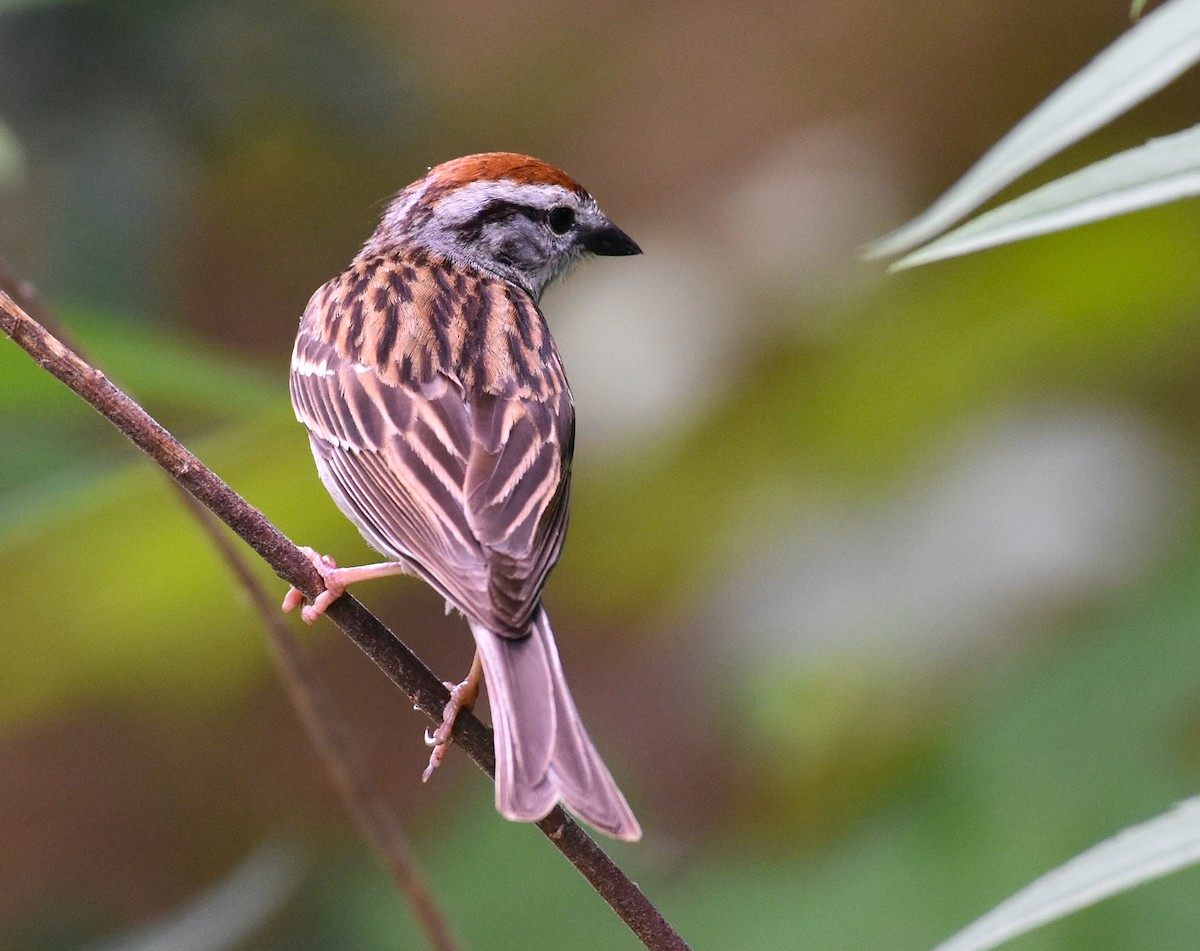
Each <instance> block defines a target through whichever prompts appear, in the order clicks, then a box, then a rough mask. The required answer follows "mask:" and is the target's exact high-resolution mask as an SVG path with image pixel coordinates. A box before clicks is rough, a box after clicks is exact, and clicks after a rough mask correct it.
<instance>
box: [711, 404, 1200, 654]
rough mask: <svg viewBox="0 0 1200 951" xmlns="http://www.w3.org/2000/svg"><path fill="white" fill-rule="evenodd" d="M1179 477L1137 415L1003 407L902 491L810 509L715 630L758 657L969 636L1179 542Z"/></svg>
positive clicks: (731, 593)
mask: <svg viewBox="0 0 1200 951" xmlns="http://www.w3.org/2000/svg"><path fill="white" fill-rule="evenodd" d="M1183 480H1184V474H1183V472H1182V471H1181V470H1180V468H1179V467H1178V466H1177V464H1176V463H1175V461H1174V460H1173V458H1172V455H1171V453H1170V452H1169V450H1168V448H1167V447H1166V445H1165V444H1164V443H1163V442H1162V441H1161V440H1160V439H1159V438H1157V437H1156V435H1155V433H1154V432H1152V431H1151V429H1150V428H1149V426H1148V425H1146V424H1145V423H1144V422H1142V421H1141V420H1139V419H1137V418H1135V417H1132V416H1129V415H1123V414H1121V413H1117V412H1106V411H1103V410H1099V409H1097V410H1090V411H1089V410H1069V409H1060V410H1056V411H1042V412H1039V413H1038V414H1037V415H1023V416H1020V417H1016V418H1007V419H1003V420H1000V421H998V422H995V423H993V424H992V425H990V426H989V427H987V428H986V429H982V430H981V431H977V432H976V433H975V434H974V435H973V436H972V437H971V438H968V439H967V440H965V441H964V442H963V444H961V445H960V446H958V447H957V449H955V450H954V451H952V452H951V453H949V454H948V456H947V459H946V461H945V463H944V465H943V466H942V468H941V469H940V471H935V472H934V473H933V475H932V476H930V477H928V478H927V479H925V480H924V481H923V482H922V484H921V485H919V486H917V487H915V488H914V489H913V491H912V492H911V493H910V494H909V495H908V496H907V497H902V498H897V499H895V500H894V501H893V502H891V503H890V504H888V505H887V506H886V507H882V508H878V509H874V510H865V511H856V512H846V513H841V514H839V515H837V516H829V515H826V516H824V517H818V519H817V520H814V519H812V518H806V520H805V521H804V523H803V525H797V526H796V528H795V530H794V532H793V533H792V534H791V536H790V537H789V538H787V539H786V540H785V541H783V542H781V543H779V544H777V545H775V546H774V547H773V548H772V549H771V550H770V551H767V552H764V553H762V554H761V556H760V557H758V558H757V559H756V560H755V561H754V563H753V564H747V565H745V566H744V568H743V569H742V570H741V571H740V572H739V573H738V574H737V576H735V577H732V578H731V579H730V582H729V586H728V588H727V589H726V590H725V592H724V593H723V594H722V595H721V596H719V598H718V602H717V604H716V605H715V606H714V608H713V611H712V615H711V617H712V624H713V636H714V637H718V638H719V639H720V641H721V642H722V643H724V644H726V645H737V649H738V651H739V652H742V654H743V656H746V653H745V652H746V651H751V652H753V653H757V654H759V656H757V657H752V658H751V659H752V663H758V662H761V661H762V660H764V659H770V658H772V657H779V656H802V655H806V654H817V653H826V654H827V653H834V652H848V653H863V652H871V653H873V654H876V655H882V656H892V657H897V658H908V659H911V660H918V661H919V660H921V659H922V658H929V657H930V656H931V655H935V654H936V655H937V656H953V654H954V653H955V652H956V651H962V650H964V649H967V650H970V649H978V648H979V647H980V646H982V645H983V643H984V642H988V641H991V640H993V639H995V638H997V636H998V635H1002V634H1004V633H1007V632H1011V631H1013V630H1015V629H1019V628H1021V627H1022V626H1026V625H1028V623H1029V622H1031V621H1033V620H1035V619H1037V618H1038V617H1039V615H1044V614H1045V613H1046V612H1049V611H1052V610H1054V609H1056V608H1062V607H1064V606H1069V605H1073V604H1078V603H1081V602H1082V601H1083V600H1084V599H1087V598H1089V597H1094V596H1097V595H1099V594H1102V593H1103V592H1105V591H1106V590H1108V589H1111V588H1114V587H1116V586H1118V585H1120V584H1122V583H1124V582H1127V581H1128V580H1129V579H1130V578H1131V577H1133V576H1136V574H1137V572H1138V571H1139V570H1140V569H1142V568H1143V567H1145V566H1146V565H1147V563H1148V562H1149V560H1150V559H1151V558H1153V557H1154V556H1155V555H1156V554H1157V553H1159V552H1161V551H1162V550H1163V548H1164V547H1165V545H1166V544H1168V543H1169V542H1170V541H1172V540H1173V539H1174V525H1176V524H1177V523H1178V522H1179V520H1180V518H1179V517H1180V515H1181V514H1182V512H1183V511H1184V509H1185V507H1186V500H1185V498H1184V496H1183V494H1182V492H1181V491H1180V490H1181V488H1182V485H1183ZM755 644H757V648H758V650H756V649H755ZM760 652H761V653H760Z"/></svg>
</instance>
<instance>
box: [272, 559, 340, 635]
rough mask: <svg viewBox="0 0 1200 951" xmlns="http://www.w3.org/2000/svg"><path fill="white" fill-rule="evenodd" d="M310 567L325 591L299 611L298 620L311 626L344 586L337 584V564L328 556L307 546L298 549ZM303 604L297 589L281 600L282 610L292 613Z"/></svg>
mask: <svg viewBox="0 0 1200 951" xmlns="http://www.w3.org/2000/svg"><path fill="white" fill-rule="evenodd" d="M300 550H301V551H302V552H304V555H305V557H306V558H308V560H309V561H310V562H312V566H313V567H314V568H316V569H317V572H318V573H319V574H320V575H321V578H322V579H323V580H324V582H325V590H324V591H322V592H321V593H320V594H318V595H317V596H316V598H315V599H314V600H313V603H312V604H308V605H305V606H304V607H303V608H301V609H300V618H301V620H303V621H304V623H305V624H313V623H314V622H315V621H316V620H317V618H319V617H320V616H321V615H322V614H324V613H325V611H326V610H327V609H328V608H329V605H331V604H333V602H334V601H336V600H337V599H338V598H340V597H341V596H342V593H343V592H344V591H345V590H346V586H345V585H344V584H341V583H339V581H338V579H337V570H338V566H337V562H336V561H334V560H333V559H332V558H330V557H329V556H328V555H322V554H320V553H318V552H317V551H315V550H314V549H312V548H309V547H308V546H307V545H305V546H303V547H302V548H301V549H300ZM301 604H304V593H303V592H302V591H301V590H300V589H299V588H294V587H293V588H289V589H288V593H287V594H286V595H284V598H283V610H284V611H294V610H295V609H296V608H298V607H300V605H301Z"/></svg>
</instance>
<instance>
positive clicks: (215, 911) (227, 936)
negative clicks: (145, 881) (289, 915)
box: [87, 842, 304, 951]
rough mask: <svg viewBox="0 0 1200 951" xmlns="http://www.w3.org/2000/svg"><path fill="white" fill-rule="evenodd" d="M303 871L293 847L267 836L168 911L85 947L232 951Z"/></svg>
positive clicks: (290, 889) (282, 899)
mask: <svg viewBox="0 0 1200 951" xmlns="http://www.w3.org/2000/svg"><path fill="white" fill-rule="evenodd" d="M303 871H304V863H303V861H302V860H301V858H300V855H299V853H298V852H297V851H296V850H295V849H294V848H292V847H291V846H286V845H282V844H281V843H278V842H268V843H267V844H266V845H263V846H260V847H259V848H258V849H257V850H256V851H255V852H253V853H252V854H251V855H250V856H249V857H248V858H247V859H246V860H245V861H244V862H243V863H242V864H241V865H239V866H238V867H237V868H236V869H234V870H233V871H232V872H231V873H230V874H229V875H228V876H226V877H225V878H224V879H223V880H222V881H220V882H218V883H217V884H216V885H214V886H213V887H212V888H210V889H209V890H208V891H206V892H204V893H203V894H202V895H200V896H198V897H197V898H196V899H195V900H194V901H193V902H192V903H191V904H189V905H187V906H186V907H184V908H181V909H179V910H178V911H176V912H175V913H174V914H173V915H171V916H170V917H168V918H166V919H165V920H163V921H158V922H155V923H153V924H150V925H147V926H146V927H144V928H140V929H138V930H137V931H134V932H131V933H129V934H125V935H122V936H121V937H119V938H116V939H114V940H113V941H106V942H104V943H103V944H96V945H89V946H88V948H87V951H228V949H230V948H233V947H236V946H239V945H240V944H241V943H242V942H243V941H245V940H246V938H247V937H249V935H250V934H252V933H253V932H254V931H256V930H258V929H259V928H261V927H262V926H263V924H265V923H266V921H267V919H269V918H270V917H271V916H272V915H274V914H276V913H277V912H278V911H279V910H280V909H281V908H282V907H283V905H284V904H285V903H286V902H287V901H288V899H289V898H290V897H291V896H292V894H293V893H294V892H295V891H296V888H297V886H299V884H300V879H301V877H302V874H303Z"/></svg>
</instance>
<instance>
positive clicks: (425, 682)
mask: <svg viewBox="0 0 1200 951" xmlns="http://www.w3.org/2000/svg"><path fill="white" fill-rule="evenodd" d="M0 329H2V330H3V331H4V333H5V334H7V335H8V336H9V337H11V338H12V339H13V341H14V342H15V343H16V344H17V345H18V346H20V347H21V348H22V349H23V350H25V351H26V352H27V353H28V354H29V355H30V356H31V357H33V359H34V360H35V361H36V362H37V363H38V365H39V366H41V367H42V368H43V369H45V370H46V371H47V372H48V373H50V374H52V375H53V376H55V377H56V378H57V379H59V380H60V381H62V382H63V383H64V384H65V385H66V386H68V387H69V388H70V389H71V390H73V391H74V392H75V393H76V394H77V395H79V396H80V397H81V398H82V399H84V400H85V401H86V402H88V403H89V404H90V405H91V406H93V407H94V408H95V409H96V410H97V411H98V412H99V413H100V414H101V415H103V416H104V417H106V418H107V419H108V420H109V421H110V422H112V423H113V425H115V426H116V427H117V428H118V429H119V430H121V432H123V433H124V434H125V435H126V436H127V437H128V438H129V439H130V440H131V441H132V442H133V443H134V444H135V445H137V446H138V447H139V448H140V449H142V451H144V452H145V453H146V454H147V455H148V456H150V457H151V458H152V459H153V460H154V461H155V462H156V463H157V464H158V465H159V466H160V467H162V469H164V470H165V471H166V472H167V473H168V474H169V475H170V476H171V477H172V478H173V479H175V480H176V482H178V483H179V484H180V485H181V486H182V487H183V488H184V489H185V490H186V491H187V492H188V493H190V494H191V495H192V496H194V497H195V498H196V499H197V500H198V501H199V502H200V503H201V504H203V505H204V506H205V507H206V508H208V509H209V510H210V511H212V512H213V513H214V514H215V515H216V516H217V517H218V518H220V519H221V521H223V522H224V523H225V524H226V525H228V526H229V527H230V528H232V529H233V531H234V532H235V533H237V534H238V535H239V536H240V537H241V538H242V539H243V541H245V542H246V543H247V544H248V545H249V546H250V547H251V548H252V549H254V551H256V552H257V553H258V554H259V555H260V556H261V557H262V558H263V560H264V561H266V562H267V564H268V565H270V566H271V568H272V569H273V570H274V571H275V573H276V574H277V575H279V577H280V578H282V579H283V580H284V581H286V582H288V583H289V584H292V585H295V586H296V587H298V588H299V589H300V590H301V591H303V592H304V593H305V594H306V595H307V596H309V597H313V596H315V595H316V594H317V593H319V592H320V591H321V590H322V583H321V579H320V576H319V575H318V574H317V571H316V569H315V568H314V567H313V566H312V565H311V564H310V563H309V561H308V559H307V558H305V557H304V555H303V553H301V551H300V550H299V549H298V548H297V547H296V546H295V545H294V544H292V542H291V541H290V540H289V539H288V538H287V537H286V536H284V535H283V533H282V532H280V531H279V529H277V528H276V527H275V526H274V525H273V524H272V523H271V522H270V520H269V519H267V518H266V516H264V515H263V514H262V513H261V512H259V511H258V510H257V509H255V508H254V507H253V506H251V505H250V504H249V503H247V502H246V501H245V500H244V499H243V498H242V497H241V496H239V495H238V494H237V493H236V492H234V491H233V490H232V489H231V488H230V487H229V486H228V485H226V484H225V483H224V482H223V481H222V480H221V479H220V478H219V477H218V476H217V475H216V474H215V473H213V472H212V470H210V469H208V468H207V467H206V466H205V465H204V464H203V463H202V462H201V461H200V460H199V459H198V458H197V457H196V456H195V455H193V454H192V453H191V452H190V451H189V450H187V449H186V448H185V447H184V446H183V445H182V444H181V443H179V442H178V440H176V439H175V438H174V437H173V436H171V434H170V433H168V432H167V431H166V430H165V429H164V428H163V427H162V426H161V425H159V423H158V422H157V421H156V420H154V419H153V418H152V417H151V416H150V415H149V414H147V413H146V411H145V410H143V409H142V408H141V407H140V406H139V405H138V404H137V403H136V402H134V401H133V400H132V399H131V398H130V397H129V396H128V395H126V394H125V393H124V392H122V391H121V390H120V389H119V388H118V387H116V386H114V385H113V384H112V383H111V382H110V381H109V380H108V379H107V378H106V377H105V376H104V374H103V373H101V372H100V371H99V370H97V369H95V368H94V367H92V366H90V365H89V364H88V363H87V362H85V361H84V360H82V359H81V358H79V357H78V356H76V355H75V354H74V353H72V352H71V351H70V350H69V349H68V348H67V347H65V346H64V345H63V344H62V343H61V342H59V341H58V340H57V339H55V338H54V337H53V336H52V335H51V334H49V333H48V332H47V331H46V330H45V328H43V327H42V326H41V325H39V324H38V323H37V321H35V320H34V319H33V318H32V317H30V316H29V315H28V314H26V313H25V312H24V311H22V310H21V308H20V307H18V306H17V305H16V304H15V303H14V302H13V300H12V298H10V297H9V296H8V295H7V294H4V293H3V292H0ZM326 614H327V616H328V617H329V618H330V619H331V620H332V621H333V622H334V623H335V624H337V625H338V627H340V628H341V629H342V630H343V631H344V632H345V633H346V634H347V635H348V636H349V637H350V638H351V639H352V640H353V641H354V642H355V643H356V644H357V645H358V646H359V647H360V648H361V649H362V650H363V652H364V653H366V654H367V656H369V657H370V658H371V659H372V660H373V661H374V662H375V663H376V664H377V665H378V666H379V668H380V669H381V670H382V671H383V672H384V673H385V674H386V675H387V676H388V677H389V678H390V679H391V680H392V682H393V683H395V684H396V685H397V686H398V687H400V688H401V689H402V690H403V691H404V692H405V694H407V696H408V697H409V699H410V700H411V701H412V702H413V705H414V706H415V707H416V708H417V709H419V710H420V711H421V712H422V713H424V714H425V715H426V716H427V717H428V718H429V720H430V722H431V723H435V724H437V723H440V722H441V714H442V707H443V706H444V705H445V703H446V700H447V699H448V697H449V693H448V691H447V690H446V688H445V687H444V686H443V685H442V683H441V681H439V680H438V679H437V677H435V676H434V675H433V673H432V672H431V671H430V670H429V668H428V667H426V666H425V664H424V663H422V662H421V660H420V659H419V658H418V657H417V656H416V655H415V654H413V652H412V651H411V650H409V648H408V647H407V646H405V645H404V644H403V643H402V642H401V641H400V640H399V639H398V638H397V637H396V636H395V635H394V634H393V633H392V632H391V631H389V630H388V629H387V628H386V627H385V626H384V625H383V624H382V623H381V622H380V621H379V620H378V619H377V618H376V617H375V616H374V615H373V614H371V613H370V612H369V611H368V610H367V609H366V608H364V607H363V606H362V604H360V603H359V602H358V601H357V600H356V599H355V598H354V597H352V596H351V595H349V594H345V595H343V596H342V597H340V598H338V600H337V601H335V602H334V603H333V604H332V605H331V606H330V608H329V610H328V611H327V612H326ZM454 739H455V741H456V742H457V743H458V745H459V746H460V747H462V749H463V751H464V752H465V753H467V755H468V756H470V757H471V759H472V760H474V761H475V763H476V764H477V765H479V767H480V768H481V769H483V770H484V771H485V772H487V774H488V775H489V776H491V775H493V774H494V772H495V753H494V751H493V747H492V735H491V730H489V729H488V728H487V727H485V726H484V725H483V724H482V723H481V722H480V721H479V720H478V719H476V718H475V717H474V716H471V715H466V716H463V715H460V716H459V717H458V719H457V720H456V722H455V730H454ZM537 825H538V828H540V829H541V830H542V832H544V833H545V834H546V836H547V837H548V838H549V839H550V841H551V842H553V843H554V845H555V847H556V848H558V850H559V851H560V852H562V853H563V855H565V856H566V857H567V859H568V860H569V861H570V862H571V863H572V864H573V865H574V866H575V867H576V868H577V869H578V870H579V872H580V873H581V874H582V875H583V876H584V878H586V879H587V880H588V882H589V883H591V885H592V887H593V888H595V890H596V891H597V892H598V893H599V894H600V896H601V897H602V898H603V899H604V900H605V901H606V902H608V904H609V905H610V906H611V907H612V909H613V910H614V911H615V912H616V913H617V915H618V916H619V917H620V918H621V920H622V921H624V922H625V924H626V925H628V927H629V928H630V929H631V930H632V931H633V932H634V934H635V935H637V937H638V938H639V939H640V940H641V942H642V943H643V944H644V945H645V946H646V947H647V948H650V949H652V951H688V946H687V944H686V943H685V942H684V941H683V939H682V938H681V937H680V936H679V935H678V934H677V933H676V932H675V930H674V929H673V928H672V927H671V926H670V924H669V923H668V922H667V921H666V919H665V918H663V916H662V914H661V913H660V912H659V911H658V909H657V908H655V907H654V905H653V904H651V902H650V901H649V899H647V898H646V896H645V895H644V894H643V892H642V890H641V889H640V888H638V886H637V885H636V884H635V883H634V882H633V881H631V880H630V878H629V877H628V876H627V875H626V874H625V873H624V872H623V871H622V870H621V869H620V867H619V866H618V865H617V864H616V863H615V862H613V860H612V859H611V858H610V857H609V856H608V855H607V854H606V853H605V852H604V850H603V849H601V848H600V846H598V845H597V844H596V842H595V841H594V840H593V839H592V838H591V836H589V835H588V834H587V833H586V832H584V831H583V829H582V828H581V827H580V826H579V824H578V823H576V822H575V821H574V820H573V819H572V818H571V817H570V816H569V815H568V814H567V813H566V812H565V811H564V810H563V809H562V807H561V806H556V807H555V808H554V810H553V811H552V812H551V813H550V814H549V815H548V816H547V817H546V818H545V819H543V820H541V821H540V822H539V823H537Z"/></svg>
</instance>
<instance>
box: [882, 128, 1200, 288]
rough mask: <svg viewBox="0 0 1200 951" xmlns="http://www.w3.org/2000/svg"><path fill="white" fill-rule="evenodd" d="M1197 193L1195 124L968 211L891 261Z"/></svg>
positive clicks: (916, 260) (1002, 240) (951, 252)
mask: <svg viewBox="0 0 1200 951" xmlns="http://www.w3.org/2000/svg"><path fill="white" fill-rule="evenodd" d="M1195 195H1200V125H1197V126H1193V127H1192V128H1190V129H1187V130H1185V131H1183V132H1177V133H1175V134H1174V135H1169V136H1164V137H1163V138H1161V139H1154V140H1152V141H1150V142H1147V143H1146V144H1145V145H1142V146H1139V147H1137V148H1134V149H1129V150H1128V151H1125V152H1121V153H1119V154H1117V155H1114V156H1112V157H1111V158H1107V159H1104V160H1103V161H1100V162H1096V163H1095V164H1093V165H1089V166H1088V167H1087V168H1083V169H1080V170H1079V171H1078V172H1073V173H1072V174H1070V175H1066V176H1064V177H1062V178H1060V179H1057V180H1056V181H1053V182H1050V183H1049V184H1047V185H1043V186H1042V187H1041V188H1038V189H1036V190H1035V191H1032V192H1029V193H1028V194H1026V195H1022V196H1021V197H1020V198H1015V199H1013V200H1012V201H1010V202H1008V203H1007V204H1005V205H1001V206H1000V207H999V208H996V209H993V210H992V211H989V212H987V213H986V214H983V215H980V216H979V217H978V218H973V219H971V220H970V221H968V222H967V223H966V224H965V225H963V226H962V227H960V228H955V229H954V230H953V231H951V232H950V233H949V234H945V235H942V237H940V238H938V239H937V240H936V241H932V242H930V243H929V244H927V245H925V246H924V247H922V248H920V249H918V250H916V251H914V252H913V253H912V254H910V255H908V256H907V257H905V258H902V259H900V260H899V261H897V262H896V263H895V264H893V265H892V269H893V270H899V269H901V268H907V267H914V266H916V265H918V264H928V263H929V262H930V261H939V260H941V259H943V258H951V257H955V256H957V255H960V254H967V253H969V252H971V251H978V250H980V249H981V248H990V247H994V246H996V245H998V244H1007V243H1009V242H1011V241H1017V240H1020V239H1021V238H1030V237H1033V236H1034V235H1039V234H1048V233H1049V232H1051V231H1061V230H1063V229H1064V228H1071V227H1074V226H1076V225H1082V224H1087V223H1089V222H1092V221H1099V220H1101V219H1103V218H1111V217H1113V216H1114V215H1121V214H1125V213H1126V212H1130V211H1140V210H1141V209H1143V208H1151V207H1153V206H1154V205H1161V204H1164V203H1166V202H1169V201H1176V200H1178V199H1180V198H1191V197H1193V196H1195Z"/></svg>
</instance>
